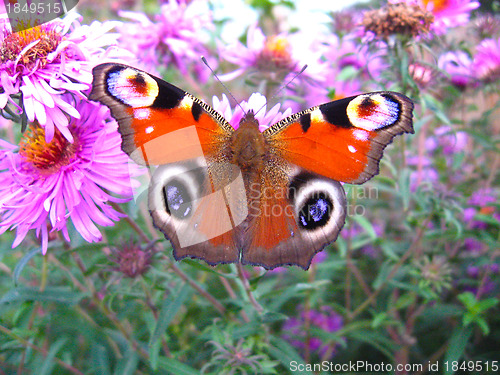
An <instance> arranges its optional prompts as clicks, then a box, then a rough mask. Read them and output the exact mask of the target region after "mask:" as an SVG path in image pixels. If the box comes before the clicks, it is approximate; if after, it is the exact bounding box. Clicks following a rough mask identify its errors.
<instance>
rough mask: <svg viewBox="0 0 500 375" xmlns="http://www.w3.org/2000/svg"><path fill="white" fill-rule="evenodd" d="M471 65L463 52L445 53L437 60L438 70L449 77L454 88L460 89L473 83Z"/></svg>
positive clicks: (469, 59) (470, 61)
mask: <svg viewBox="0 0 500 375" xmlns="http://www.w3.org/2000/svg"><path fill="white" fill-rule="evenodd" d="M471 65H472V60H471V58H470V57H469V55H467V54H466V53H465V52H463V51H456V52H446V53H445V54H444V55H441V56H440V57H439V60H438V67H439V69H441V70H443V71H444V72H445V73H446V74H447V75H448V76H449V79H450V81H451V83H452V84H453V85H454V86H456V87H458V88H461V89H463V88H465V87H467V86H469V85H470V84H471V83H472V82H473V78H474V77H473V75H472V70H471Z"/></svg>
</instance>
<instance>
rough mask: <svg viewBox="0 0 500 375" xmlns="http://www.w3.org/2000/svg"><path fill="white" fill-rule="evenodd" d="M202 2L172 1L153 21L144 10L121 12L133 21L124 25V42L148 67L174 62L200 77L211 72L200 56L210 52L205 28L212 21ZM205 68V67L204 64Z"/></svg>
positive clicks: (122, 29) (180, 67) (122, 31)
mask: <svg viewBox="0 0 500 375" xmlns="http://www.w3.org/2000/svg"><path fill="white" fill-rule="evenodd" d="M205 5H206V4H203V3H202V2H200V1H196V0H195V1H192V2H190V3H189V4H188V3H187V2H186V1H180V0H170V1H168V2H165V3H164V4H163V5H162V6H161V8H160V13H159V14H158V15H156V16H155V18H154V21H151V20H150V19H149V18H148V17H147V16H146V15H145V14H144V13H140V12H129V11H125V12H120V13H119V14H120V16H122V17H125V18H128V19H130V20H132V21H133V22H129V23H124V24H123V25H122V27H121V28H120V32H121V43H122V45H124V47H125V48H128V49H129V50H130V51H131V52H132V53H134V55H135V56H137V57H138V58H139V59H140V62H141V63H142V64H144V67H145V68H146V69H148V70H155V68H156V67H157V66H158V65H162V66H168V65H170V64H173V65H174V66H175V67H176V68H177V69H179V70H180V72H181V73H182V74H186V73H187V72H188V70H189V69H192V70H194V73H196V74H197V75H198V76H199V75H200V74H201V73H205V74H206V75H208V73H207V71H208V70H207V69H206V68H204V69H201V60H200V57H201V56H202V55H204V54H206V53H207V49H206V48H205V46H204V44H203V39H204V38H203V29H210V28H211V27H212V24H211V22H210V17H209V16H208V12H206V11H200V10H204V9H205ZM203 67H204V66H203Z"/></svg>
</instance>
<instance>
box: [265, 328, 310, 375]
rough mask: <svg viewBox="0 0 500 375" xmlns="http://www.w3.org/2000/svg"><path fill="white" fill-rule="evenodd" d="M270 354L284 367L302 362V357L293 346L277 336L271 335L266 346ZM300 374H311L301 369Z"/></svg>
mask: <svg viewBox="0 0 500 375" xmlns="http://www.w3.org/2000/svg"><path fill="white" fill-rule="evenodd" d="M267 350H268V351H269V353H270V354H271V356H273V357H274V358H276V359H277V360H278V361H280V362H281V363H282V364H283V366H285V368H290V367H291V365H292V364H293V363H295V364H296V365H300V364H304V363H305V362H304V359H303V358H302V357H301V356H300V355H299V353H297V351H296V350H295V348H294V347H293V346H291V345H290V344H289V343H288V342H286V341H285V340H283V339H280V338H278V337H274V336H271V338H270V345H269V347H268V348H267ZM301 375H313V374H312V373H311V372H309V371H306V370H304V371H302V372H301Z"/></svg>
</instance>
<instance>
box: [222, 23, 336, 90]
mask: <svg viewBox="0 0 500 375" xmlns="http://www.w3.org/2000/svg"><path fill="white" fill-rule="evenodd" d="M246 40H247V45H246V46H245V45H243V44H242V43H241V42H239V41H235V42H233V43H229V44H224V45H222V43H219V54H220V56H222V57H223V58H224V59H226V60H227V61H229V62H231V63H233V64H235V65H237V66H238V68H237V69H236V70H234V71H233V72H231V73H227V74H225V75H222V76H221V77H220V78H221V79H224V80H231V79H234V78H236V77H238V76H241V75H243V74H245V75H247V76H250V75H252V74H259V79H260V80H267V81H270V82H273V83H275V84H278V85H279V84H281V83H283V82H286V81H288V80H289V79H291V78H292V77H293V75H294V74H296V73H298V72H299V71H300V70H301V69H302V67H303V66H304V65H306V64H307V65H308V67H307V69H306V70H305V71H304V72H303V73H302V74H301V75H300V76H299V77H297V81H299V82H300V84H299V85H298V86H300V85H301V84H303V82H305V81H308V80H312V81H314V82H323V80H324V78H325V73H326V71H327V70H328V65H327V63H326V62H325V61H322V59H321V56H322V52H323V47H322V45H321V43H320V42H319V40H311V38H310V37H309V36H307V35H305V34H303V33H295V34H291V35H289V34H285V33H282V34H279V35H273V36H267V37H266V36H265V35H264V33H263V32H262V30H261V29H260V28H258V27H256V26H255V25H254V26H252V27H250V28H249V29H248V33H247V39H246ZM290 88H291V89H293V85H291V86H290ZM273 93H274V92H273Z"/></svg>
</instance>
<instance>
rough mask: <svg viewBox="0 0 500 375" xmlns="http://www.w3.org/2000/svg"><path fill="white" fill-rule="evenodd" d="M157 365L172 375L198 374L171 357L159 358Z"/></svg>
mask: <svg viewBox="0 0 500 375" xmlns="http://www.w3.org/2000/svg"><path fill="white" fill-rule="evenodd" d="M158 365H159V367H160V368H161V369H163V370H166V371H167V372H168V373H169V374H172V375H199V374H200V372H199V371H198V370H195V369H194V368H192V367H190V366H188V365H185V364H184V363H182V362H179V361H178V360H176V359H173V358H160V359H159V360H158Z"/></svg>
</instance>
